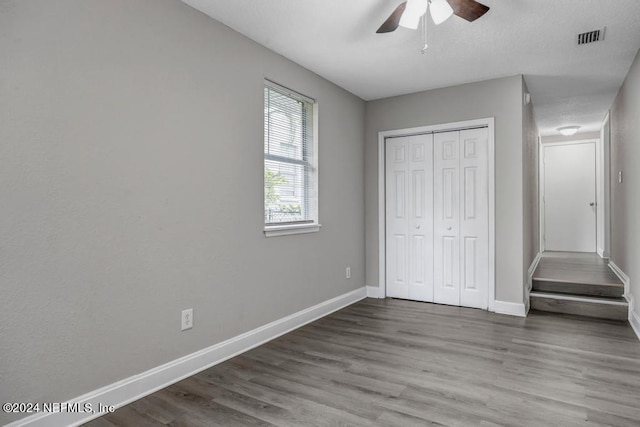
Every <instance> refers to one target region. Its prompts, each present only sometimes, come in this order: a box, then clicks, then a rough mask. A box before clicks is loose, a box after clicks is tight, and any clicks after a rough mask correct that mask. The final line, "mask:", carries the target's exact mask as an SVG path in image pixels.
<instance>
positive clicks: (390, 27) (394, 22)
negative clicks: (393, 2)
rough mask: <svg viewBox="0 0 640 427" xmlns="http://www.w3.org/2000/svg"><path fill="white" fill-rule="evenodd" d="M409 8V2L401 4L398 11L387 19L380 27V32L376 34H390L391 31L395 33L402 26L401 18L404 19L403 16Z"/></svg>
mask: <svg viewBox="0 0 640 427" xmlns="http://www.w3.org/2000/svg"><path fill="white" fill-rule="evenodd" d="M406 7H407V2H406V1H405V2H403V3H400V6H398V7H396V10H394V11H393V13H392V14H391V16H389V17H388V18H387V20H386V21H384V22H383V23H382V25H380V28H378V31H376V33H390V32H391V31H395V30H396V28H398V25H399V24H400V18H402V14H403V13H404V9H405V8H406Z"/></svg>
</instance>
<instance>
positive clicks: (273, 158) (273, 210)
mask: <svg viewBox="0 0 640 427" xmlns="http://www.w3.org/2000/svg"><path fill="white" fill-rule="evenodd" d="M315 107H316V104H315V101H314V100H312V99H309V98H307V97H305V96H304V95H300V94H298V93H295V92H293V91H291V90H289V89H286V88H284V87H282V86H279V85H277V84H275V83H272V82H270V81H265V86H264V223H265V234H266V235H267V236H270V235H280V234H294V233H306V232H312V231H318V228H319V224H318V196H317V166H316V165H317V163H316V158H317V156H316V137H315V127H316V120H315Z"/></svg>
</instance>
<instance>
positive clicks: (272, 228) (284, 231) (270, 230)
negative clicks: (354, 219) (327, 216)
mask: <svg viewBox="0 0 640 427" xmlns="http://www.w3.org/2000/svg"><path fill="white" fill-rule="evenodd" d="M262 88H263V100H262V103H263V124H262V132H263V133H262V141H263V142H262V149H263V157H262V166H263V168H262V169H263V182H262V186H263V197H262V206H263V210H264V207H265V202H266V193H265V192H264V189H265V188H264V187H265V182H264V171H265V170H266V161H267V155H266V154H264V147H265V146H264V140H265V136H266V135H265V132H266V128H265V125H264V89H273V90H275V91H277V92H280V93H281V94H283V95H286V96H289V97H290V98H293V99H295V100H299V101H302V102H306V103H308V104H309V105H310V108H311V114H310V117H311V120H312V126H311V127H312V132H311V137H312V139H313V141H312V144H311V147H312V150H313V156H312V160H311V162H307V163H308V164H309V166H310V167H311V170H312V171H313V172H314V178H315V179H314V180H313V181H314V182H313V186H312V187H311V188H310V190H311V191H312V192H313V193H314V194H315V203H313V205H314V206H313V208H312V209H311V210H310V213H311V217H312V219H311V220H307V221H296V222H289V223H282V224H269V225H268V224H267V223H266V222H264V212H263V226H264V230H263V231H264V235H265V237H276V236H286V235H291V234H305V233H315V232H318V231H320V227H321V225H320V222H319V218H318V213H319V204H320V202H319V199H320V197H319V193H318V182H319V169H318V102H317V101H316V100H315V99H313V98H310V97H308V96H306V95H304V94H302V93H300V92H297V91H294V90H292V89H289V88H287V87H285V86H282V85H280V84H278V83H275V82H274V81H272V80H269V79H264V82H263V86H262ZM306 155H307V154H306V153H305V152H304V149H303V157H306ZM271 160H273V159H271ZM305 179H306V178H305ZM306 189H308V187H306V185H305V190H304V191H306Z"/></svg>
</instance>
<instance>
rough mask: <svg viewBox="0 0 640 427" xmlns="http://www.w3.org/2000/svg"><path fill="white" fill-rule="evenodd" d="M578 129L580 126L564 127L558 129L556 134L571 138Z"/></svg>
mask: <svg viewBox="0 0 640 427" xmlns="http://www.w3.org/2000/svg"><path fill="white" fill-rule="evenodd" d="M578 129H580V126H564V127H561V128H558V132H560V133H561V134H563V135H564V136H573V135H575V134H576V132H578Z"/></svg>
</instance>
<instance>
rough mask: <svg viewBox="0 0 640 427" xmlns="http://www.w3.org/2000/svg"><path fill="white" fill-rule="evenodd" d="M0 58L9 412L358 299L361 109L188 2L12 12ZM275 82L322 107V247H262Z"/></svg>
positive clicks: (52, 6)
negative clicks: (269, 105) (185, 323)
mask: <svg viewBox="0 0 640 427" xmlns="http://www.w3.org/2000/svg"><path fill="white" fill-rule="evenodd" d="M0 58H2V61H0V119H1V120H0V122H1V123H2V125H1V126H0V182H2V185H0V200H1V201H2V202H1V204H0V286H1V288H2V289H1V290H0V307H2V309H1V310H0V384H1V386H0V401H3V402H20V401H23V402H38V401H39V402H43V401H44V402H46V401H52V402H56V401H63V400H65V399H68V398H72V397H75V396H78V395H80V394H83V393H85V392H88V391H90V390H94V389H96V388H99V387H102V386H105V385H107V384H110V383H113V382H115V381H118V380H121V379H123V378H126V377H129V376H131V375H134V374H137V373H140V372H142V371H145V370H147V369H150V368H152V367H155V366H158V365H160V364H163V363H165V362H168V361H170V360H173V359H176V358H178V357H180V356H183V355H186V354H189V353H192V352H194V351H197V350H199V349H202V348H205V347H208V346H210V345H213V344H215V343H218V342H220V341H223V340H225V339H227V338H230V337H233V336H236V335H238V334H240V333H243V332H245V331H248V330H251V329H253V328H255V327H258V326H261V325H264V324H266V323H268V322H271V321H273V320H276V319H278V318H281V317H284V316H286V315H289V314H291V313H294V312H296V311H299V310H301V309H304V308H307V307H310V306H312V305H314V304H317V303H320V302H322V301H325V300H327V299H330V298H332V297H335V296H337V295H341V294H344V293H346V292H349V291H351V290H353V289H356V288H359V287H361V286H363V285H364V227H363V223H362V219H363V218H364V163H363V153H364V114H365V105H364V102H363V101H362V100H360V99H359V98H357V97H355V96H353V95H351V94H349V93H347V92H346V91H344V90H342V89H340V88H338V87H336V86H335V85H333V84H331V83H329V82H327V81H325V80H323V79H322V78H320V77H318V76H317V75H315V74H313V73H311V72H309V71H307V70H305V69H303V68H301V67H300V66H298V65H296V64H294V63H292V62H290V61H288V60H286V59H284V58H282V57H281V56H278V55H276V54H274V53H273V52H271V51H269V50H267V49H265V48H263V47H261V46H259V45H258V44H256V43H254V42H252V41H250V40H249V39H247V38H245V37H244V36H241V35H240V34H238V33H236V32H234V31H232V30H230V29H229V28H227V27H225V26H223V25H221V24H219V23H217V22H215V21H214V20H212V19H210V18H209V17H207V16H205V15H203V14H201V13H199V12H197V11H196V10H194V9H192V8H190V7H189V6H187V5H185V4H183V3H181V2H179V1H178V0H109V1H101V0H57V1H51V0H20V1H8V0H4V1H2V2H1V3H0ZM264 77H269V78H270V79H273V80H274V81H276V82H279V83H281V84H283V85H286V86H289V87H291V88H292V89H295V90H298V91H300V92H302V93H304V94H306V95H309V96H312V97H315V98H317V100H318V103H319V111H320V119H319V120H320V122H319V136H320V149H319V167H320V182H319V187H320V222H321V224H322V229H321V231H320V232H319V233H314V234H306V235H298V236H287V237H275V238H265V237H264V236H263V232H262V228H263V129H262V121H263V106H262V102H263V99H262V98H263V78H264ZM347 265H350V266H351V272H352V277H351V280H346V279H345V267H346V266H347ZM189 307H192V308H194V319H195V326H194V328H193V329H192V330H190V331H187V332H180V311H181V310H182V309H185V308H189ZM10 419H11V418H10V417H7V416H6V415H4V414H3V415H0V424H2V423H4V422H6V421H8V420H10Z"/></svg>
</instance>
